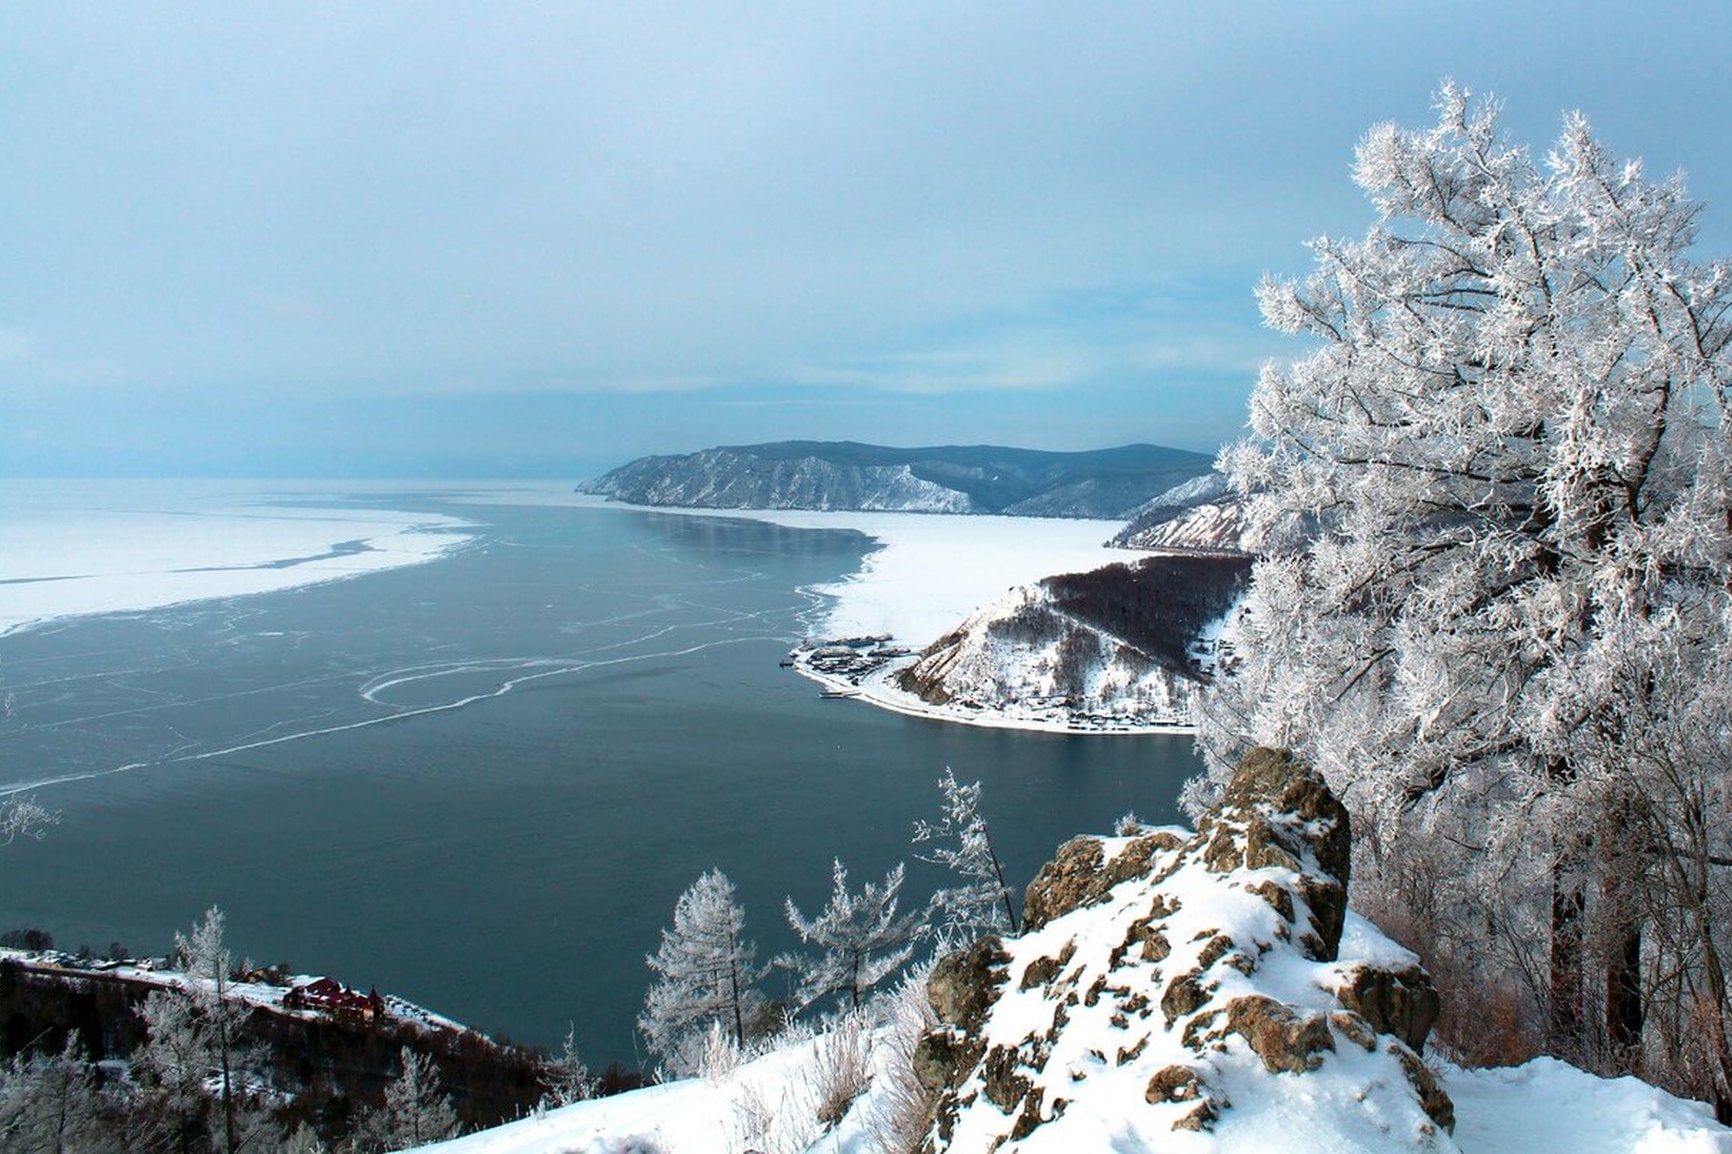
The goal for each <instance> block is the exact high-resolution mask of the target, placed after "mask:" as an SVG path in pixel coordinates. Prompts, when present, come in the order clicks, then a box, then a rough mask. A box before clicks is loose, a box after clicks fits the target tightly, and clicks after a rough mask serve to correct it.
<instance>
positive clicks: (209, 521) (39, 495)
mask: <svg viewBox="0 0 1732 1154" xmlns="http://www.w3.org/2000/svg"><path fill="white" fill-rule="evenodd" d="M374 488H375V486H371V485H363V484H356V485H350V486H341V485H337V484H333V483H331V482H322V483H310V482H223V481H136V480H105V481H84V480H79V481H67V480H15V479H14V480H7V481H5V482H4V483H0V542H3V545H0V634H4V633H9V632H12V631H14V630H17V629H21V628H28V627H30V626H32V625H37V624H40V623H42V622H44V621H49V620H52V619H54V618H59V617H67V616H75V615H81V614H88V613H110V612H132V611H138V610H144V609H154V608H158V607H160V606H164V605H173V604H177V603H179V602H183V601H197V600H203V599H206V598H216V597H234V596H240V595H243V594H249V593H266V592H271V591H274V590H279V589H287V588H290V587H293V586H297V585H306V584H310V583H313V582H318V581H331V580H336V579H338V578H342V577H351V576H355V575H357V574H361V573H373V572H378V571H380V570H383V569H391V568H395V567H397V566H400V565H414V564H418V563H420V562H423V561H429V560H432V559H434V558H436V557H439V556H442V555H443V554H445V553H446V552H448V551H450V550H452V549H454V548H457V547H459V546H461V545H462V544H463V543H464V542H465V541H467V540H468V539H469V538H468V535H466V534H465V533H464V532H463V528H464V523H463V522H462V521H460V520H459V519H457V518H455V517H444V516H439V515H436V514H431V513H411V512H397V511H389V510H381V509H376V508H372V507H343V505H342V500H343V496H344V494H345V493H353V492H356V491H360V490H368V491H371V490H373V489H374Z"/></svg>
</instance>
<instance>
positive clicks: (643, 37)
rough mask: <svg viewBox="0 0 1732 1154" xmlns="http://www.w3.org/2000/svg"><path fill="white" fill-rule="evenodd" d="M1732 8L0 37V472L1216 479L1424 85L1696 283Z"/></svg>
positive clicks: (371, 10) (1725, 148) (259, 29)
mask: <svg viewBox="0 0 1732 1154" xmlns="http://www.w3.org/2000/svg"><path fill="white" fill-rule="evenodd" d="M1728 44H1732V4H1726V3H1724V2H1723V0H1704V2H1702V3H1696V4H1665V3H1660V2H1656V0H1649V2H1647V3H1644V4H1640V5H1636V4H1629V3H1616V4H1611V3H1607V4H1600V3H1556V4H1539V3H1527V4H1524V3H1519V2H1511V0H1505V2H1504V3H1486V4H1478V3H1464V2H1453V3H1447V4H1439V3H1435V2H1429V3H1423V4H1421V3H1398V2H1383V3H1365V4H1324V3H1296V2H1294V0H1281V2H1278V3H1221V2H1214V0H1211V2H1209V3H1197V2H1196V0H1187V2H1185V3H1168V2H1164V0H1161V2H1148V3H1135V4H1133V3H1126V4H1116V5H1096V4H1088V3H1078V2H1077V0H1067V2H1066V3H1063V4H1059V3H1049V4H1017V3H1006V2H1003V0H999V2H994V3H978V4H946V3H939V2H935V0H926V2H924V3H917V4H915V3H911V4H893V3H878V4H870V5H868V4H843V3H812V2H811V0H801V2H798V3H790V4H786V5H769V4H747V3H726V4H724V3H709V4H703V3H694V4H657V3H642V2H639V3H630V4H626V3H619V4H606V5H603V4H579V3H559V4H554V3H547V4H513V3H506V2H501V0H492V2H489V3H478V4H449V3H429V2H418V3H402V4H385V3H370V2H367V0H345V2H343V3H331V4H321V3H300V4H266V3H247V4H235V3H230V2H227V0H224V2H222V3H211V4H198V3H188V2H186V0H176V2H174V3H161V4H154V3H142V2H137V3H111V4H73V3H49V2H43V3H23V4H11V5H6V6H4V8H3V9H0V113H3V115H0V472H4V473H9V474H14V475H17V474H31V473H54V474H60V473H125V474H150V473H154V474H167V475H243V474H246V475H260V474H262V475H285V476H287V475H301V476H315V475H356V476H359V475H389V474H396V475H411V476H427V477H440V476H451V477H457V476H511V475H537V476H548V477H570V478H573V479H577V478H581V477H585V476H589V475H592V474H593V473H595V472H597V471H599V470H601V469H603V468H606V467H609V466H611V465H614V464H618V463H620V462H622V461H624V460H626V459H629V458H631V457H634V456H637V455H639V454H642V453H646V452H674V451H682V450H687V449H696V448H701V447H705V446H708V445H713V444H722V443H729V444H735V443H743V442H751V441H760V440H775V439H783V438H792V437H803V438H824V439H841V438H852V439H857V440H867V441H877V442H884V443H891V444H902V445H914V444H934V443H984V442H992V443H1006V444H1016V445H1024V446H1030V447H1038V448H1055V449H1081V448H1095V447H1102V446H1106V445H1113V444H1123V443H1126V442H1130V441H1151V442H1155V443H1160V444H1169V445H1176V446H1182V447H1187V448H1197V449H1204V450H1212V449H1213V448H1214V447H1215V446H1216V445H1218V444H1219V443H1220V442H1222V441H1223V440H1227V439H1230V438H1232V437H1234V436H1236V435H1237V434H1238V431H1239V429H1240V427H1241V426H1242V424H1243V421H1244V404H1245V398H1246V396H1247V394H1248V392H1249V389H1250V385H1251V383H1252V381H1253V379H1254V377H1255V374H1256V369H1257V366H1258V365H1259V364H1260V363H1261V362H1262V361H1263V360H1264V359H1266V358H1268V357H1270V356H1282V355H1287V354H1291V353H1293V352H1295V350H1294V349H1293V348H1292V347H1291V346H1289V345H1288V344H1287V343H1286V342H1285V341H1284V339H1283V338H1279V337H1277V336H1275V335H1274V334H1271V333H1268V332H1266V331H1264V330H1263V329H1262V328H1261V327H1260V325H1259V322H1258V318H1257V314H1256V310H1255V306H1254V304H1253V301H1252V288H1253V286H1254V284H1255V282H1256V280H1257V278H1258V276H1259V275H1260V274H1261V273H1263V272H1265V271H1269V272H1275V273H1286V274H1297V273H1300V272H1303V271H1304V270H1305V269H1306V267H1307V256H1306V253H1305V250H1304V249H1303V247H1302V242H1303V241H1305V240H1306V239H1307V238H1310V237H1312V236H1315V235H1318V234H1320V233H1333V234H1337V235H1344V234H1357V233H1360V232H1363V230H1364V229H1365V227H1366V226H1367V225H1368V224H1369V223H1370V220H1371V216H1370V210H1369V208H1368V206H1367V204H1366V202H1365V201H1364V199H1363V198H1362V196H1361V195H1360V194H1359V193H1358V192H1357V191H1356V190H1355V189H1354V188H1353V186H1352V185H1351V183H1350V181H1349V179H1348V166H1349V164H1350V162H1351V158H1352V150H1353V146H1354V143H1355V142H1356V141H1357V140H1358V139H1359V137H1360V136H1361V135H1362V134H1363V133H1364V132H1365V130H1366V129H1367V128H1368V127H1370V126H1371V125H1372V124H1373V123H1375V122H1377V121H1381V120H1396V121H1399V122H1401V123H1405V124H1410V125H1415V126H1419V125H1424V124H1426V123H1429V122H1430V121H1431V119H1432V112H1431V99H1432V94H1433V92H1434V91H1435V89H1436V87H1437V85H1438V83H1439V81H1440V80H1441V79H1442V78H1444V77H1446V76H1453V77H1454V78H1456V79H1457V80H1459V81H1461V82H1462V83H1464V84H1467V85H1468V86H1470V87H1472V88H1473V89H1475V90H1476V91H1482V92H1484V91H1491V92H1496V93H1497V94H1499V95H1500V96H1502V97H1503V98H1504V100H1505V104H1506V109H1507V115H1506V123H1507V125H1508V127H1509V128H1510V130H1511V132H1512V133H1513V135H1515V136H1516V137H1518V138H1519V139H1522V140H1525V141H1527V142H1530V143H1532V144H1533V145H1535V146H1537V147H1543V146H1544V145H1546V144H1547V143H1549V142H1550V140H1551V139H1552V138H1553V137H1554V136H1555V135H1556V132H1557V129H1558V124H1559V117H1560V115H1561V114H1562V113H1563V112H1564V111H1565V110H1566V109H1570V108H1580V109H1582V110H1583V111H1585V112H1586V113H1587V114H1588V116H1589V118H1590V119H1591V121H1592V123H1593V124H1594V126H1595V128H1596V130H1597V131H1598V132H1599V134H1600V136H1601V137H1602V139H1603V140H1604V141H1605V142H1606V143H1607V145H1608V146H1609V147H1610V148H1611V149H1612V150H1613V151H1614V152H1615V153H1616V154H1618V155H1624V156H1629V155H1640V156H1643V157H1645V158H1646V160H1647V161H1648V164H1649V167H1650V169H1651V170H1652V171H1654V172H1656V173H1657V174H1664V173H1669V172H1671V171H1672V170H1674V169H1677V168H1680V167H1681V168H1684V169H1686V170H1687V171H1688V173H1689V178H1690V187H1691V189H1692V191H1693V192H1694V193H1695V194H1696V195H1697V196H1698V197H1699V198H1701V199H1704V200H1707V201H1708V202H1709V211H1708V214H1707V216H1706V217H1705V220H1704V227H1703V232H1702V242H1701V245H1700V251H1699V255H1700V256H1703V257H1717V256H1721V255H1726V254H1729V253H1732V148H1729V146H1732V96H1729V95H1728V87H1727V86H1728V75H1727V56H1726V52H1727V46H1728Z"/></svg>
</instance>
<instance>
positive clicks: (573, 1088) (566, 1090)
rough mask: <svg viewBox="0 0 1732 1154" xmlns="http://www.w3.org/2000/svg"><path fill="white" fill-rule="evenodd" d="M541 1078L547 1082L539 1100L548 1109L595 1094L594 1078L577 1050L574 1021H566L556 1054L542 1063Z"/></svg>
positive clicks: (591, 1096) (566, 1104) (579, 1100)
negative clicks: (560, 1043)
mask: <svg viewBox="0 0 1732 1154" xmlns="http://www.w3.org/2000/svg"><path fill="white" fill-rule="evenodd" d="M542 1080H543V1082H544V1083H545V1085H546V1086H547V1093H546V1094H545V1095H544V1096H543V1097H542V1100H541V1103H542V1106H543V1107H544V1108H546V1109H549V1110H551V1109H555V1108H557V1107H560V1106H569V1105H571V1104H572V1103H574V1102H581V1101H583V1100H584V1099H586V1098H593V1097H594V1096H595V1088H596V1079H595V1077H594V1076H593V1075H591V1074H590V1072H589V1066H588V1065H587V1064H586V1063H585V1062H584V1060H583V1056H582V1055H581V1054H579V1053H578V1051H577V1027H576V1026H575V1025H573V1024H571V1023H567V1024H566V1029H565V1041H564V1043H563V1044H562V1045H561V1047H560V1051H559V1057H557V1058H555V1059H554V1060H553V1061H551V1062H548V1063H546V1064H545V1065H544V1066H543V1067H542Z"/></svg>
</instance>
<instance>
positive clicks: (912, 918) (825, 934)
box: [777, 858, 924, 1009]
mask: <svg viewBox="0 0 1732 1154" xmlns="http://www.w3.org/2000/svg"><path fill="white" fill-rule="evenodd" d="M831 881H832V888H831V890H830V900H829V902H828V904H826V905H825V906H824V908H823V910H821V911H820V912H819V913H818V915H817V916H816V917H811V918H808V917H807V916H806V915H805V914H802V913H801V912H800V910H799V907H798V906H796V905H795V904H794V900H793V899H792V898H789V899H788V900H787V902H786V904H785V909H786V912H787V915H788V925H790V926H791V927H793V930H794V933H796V934H797V935H799V938H800V940H801V941H802V942H804V943H806V944H807V945H808V946H813V947H816V949H817V950H818V952H817V953H816V954H811V955H788V956H785V957H782V958H778V959H777V961H778V963H780V964H784V965H786V966H788V967H789V969H790V970H791V971H792V972H793V974H794V977H795V981H796V987H795V993H794V1001H795V1003H796V1004H797V1006H798V1007H799V1008H800V1009H804V1008H806V1007H808V1006H810V1005H812V1004H813V1003H815V1002H819V1001H822V1000H823V999H825V998H827V997H830V996H831V995H845V996H846V997H847V998H848V1003H849V1005H850V1006H851V1007H854V1008H858V1007H859V1005H860V1000H861V998H863V997H864V996H865V995H866V993H867V991H869V990H870V989H871V988H872V987H873V986H876V985H877V984H878V983H879V982H881V981H883V980H884V979H885V978H887V977H889V976H890V975H891V974H894V973H895V972H896V971H897V970H899V969H901V968H902V966H903V964H904V963H906V962H907V961H908V959H909V958H910V957H912V956H913V954H914V943H915V941H916V940H917V939H918V938H919V937H920V934H921V933H922V931H923V929H924V927H923V925H922V923H921V919H920V916H919V915H918V914H900V915H899V914H898V913H897V912H896V908H897V905H898V903H899V902H900V901H901V892H902V866H901V865H900V864H898V865H897V866H896V868H895V869H893V870H891V871H890V872H889V873H888V874H885V875H884V880H883V881H882V882H878V883H873V882H867V883H866V884H865V885H864V886H862V887H861V889H860V892H859V893H857V894H856V893H851V892H850V891H849V889H848V870H847V868H846V867H844V866H843V865H842V861H841V859H840V858H837V859H836V860H835V862H834V864H833V866H832V870H831Z"/></svg>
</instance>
